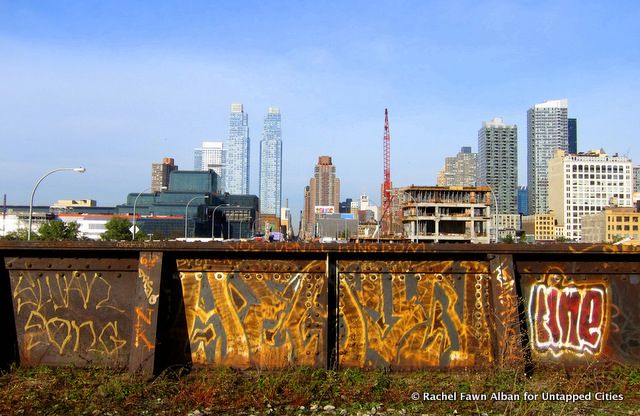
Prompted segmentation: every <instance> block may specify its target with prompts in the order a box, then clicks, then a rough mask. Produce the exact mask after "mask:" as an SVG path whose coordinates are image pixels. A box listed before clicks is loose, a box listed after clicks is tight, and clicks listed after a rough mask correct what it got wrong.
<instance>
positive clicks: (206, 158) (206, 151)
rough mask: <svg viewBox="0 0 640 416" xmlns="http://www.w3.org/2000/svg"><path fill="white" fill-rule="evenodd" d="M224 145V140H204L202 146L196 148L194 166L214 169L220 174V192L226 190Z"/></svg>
mask: <svg viewBox="0 0 640 416" xmlns="http://www.w3.org/2000/svg"><path fill="white" fill-rule="evenodd" d="M224 159H225V157H224V146H223V144H222V142H202V147H198V148H196V149H194V152H193V168H194V169H195V170H202V171H204V170H209V169H212V170H213V171H214V172H215V173H216V174H217V175H218V192H220V193H222V192H224V173H225V169H224Z"/></svg>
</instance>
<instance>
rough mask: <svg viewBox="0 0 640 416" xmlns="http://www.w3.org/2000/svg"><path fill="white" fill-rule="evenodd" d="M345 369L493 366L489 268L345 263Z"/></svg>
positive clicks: (342, 270) (341, 314)
mask: <svg viewBox="0 0 640 416" xmlns="http://www.w3.org/2000/svg"><path fill="white" fill-rule="evenodd" d="M338 272H339V280H340V286H339V293H340V294H339V299H340V301H339V328H340V329H339V347H338V349H339V353H338V354H339V365H340V366H341V367H363V368H374V367H389V368H392V369H419V368H428V367H446V368H456V367H476V366H488V365H491V363H492V361H493V352H492V344H491V336H490V331H489V321H490V319H491V314H490V309H489V285H488V281H489V275H488V267H487V264H486V263H479V262H468V261H453V260H448V261H413V262H412V261H403V260H400V261H393V260H388V261H357V260H351V261H340V262H339V264H338Z"/></svg>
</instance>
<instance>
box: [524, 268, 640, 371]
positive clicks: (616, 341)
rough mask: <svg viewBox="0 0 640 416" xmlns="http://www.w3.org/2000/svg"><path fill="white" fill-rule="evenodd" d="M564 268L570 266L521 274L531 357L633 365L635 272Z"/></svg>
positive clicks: (637, 333)
mask: <svg viewBox="0 0 640 416" xmlns="http://www.w3.org/2000/svg"><path fill="white" fill-rule="evenodd" d="M610 266H611V267H610V268H611V269H614V267H613V265H610ZM627 267H628V266H627ZM616 268H618V269H623V268H625V267H624V266H622V265H620V267H616ZM567 270H575V268H574V266H573V265H572V264H564V263H554V264H547V266H546V271H545V272H544V273H535V274H523V275H522V287H523V291H524V296H525V302H526V304H525V305H526V319H527V325H528V328H529V341H530V344H531V350H532V357H533V359H534V362H536V363H544V364H553V363H562V364H568V365H591V364H593V363H596V362H602V363H607V362H609V363H610V362H616V363H628V364H633V363H636V364H637V363H638V362H639V361H640V325H638V323H637V317H638V316H640V302H638V298H639V295H640V276H639V275H637V274H612V273H608V274H576V273H569V272H567Z"/></svg>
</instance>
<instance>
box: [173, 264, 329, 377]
mask: <svg viewBox="0 0 640 416" xmlns="http://www.w3.org/2000/svg"><path fill="white" fill-rule="evenodd" d="M186 262H187V261H179V262H178V269H179V270H181V271H180V279H181V281H182V290H183V297H184V303H185V313H186V318H187V328H188V332H189V338H190V344H191V354H192V360H193V362H194V363H199V364H214V365H229V366H233V367H240V368H244V367H249V366H255V367H262V368H281V367H285V366H289V365H294V364H295V365H308V366H323V365H324V363H325V356H324V351H325V348H326V346H325V343H326V341H325V332H326V321H327V307H326V291H327V287H326V278H325V275H324V273H315V272H314V273H310V272H308V271H311V270H314V269H315V270H320V269H321V268H323V267H324V265H323V264H322V262H320V263H319V264H318V262H315V264H314V265H313V266H312V267H311V266H310V267H307V268H303V269H301V270H297V271H294V272H282V271H281V270H280V271H275V272H274V271H271V272H270V271H267V272H259V273H256V272H251V271H241V270H243V269H244V270H246V269H250V268H251V265H246V266H247V267H242V266H243V265H242V264H237V265H236V267H235V268H236V270H226V271H213V270H210V271H209V270H208V269H211V268H213V269H216V268H217V269H220V268H223V269H229V268H230V266H233V265H230V264H226V265H224V267H222V265H221V264H217V265H216V264H213V263H211V264H210V266H211V267H208V266H207V264H206V261H205V263H202V262H201V261H199V260H198V261H197V262H198V263H196V261H193V262H191V263H190V266H188V267H185V264H186ZM196 264H197V265H196ZM285 264H286V262H282V264H281V265H282V266H283V267H281V268H280V269H285V268H288V266H285ZM253 266H255V265H253ZM269 266H270V267H271V268H272V269H273V268H274V267H275V269H278V268H279V267H278V264H277V262H269ZM318 266H319V267H320V269H318ZM194 268H196V269H198V268H199V269H201V270H207V271H182V270H185V269H187V270H188V269H192V270H193V269H194ZM232 268H233V267H232ZM238 268H239V269H240V271H239V270H237V269H238ZM315 270H314V271H315Z"/></svg>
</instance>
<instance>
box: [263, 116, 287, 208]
mask: <svg viewBox="0 0 640 416" xmlns="http://www.w3.org/2000/svg"><path fill="white" fill-rule="evenodd" d="M281 200H282V128H281V117H280V109H278V108H276V107H269V110H268V111H267V115H266V116H265V118H264V127H263V129H262V140H261V141H260V214H261V215H274V216H277V217H279V216H280V205H281Z"/></svg>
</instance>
